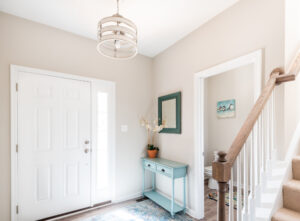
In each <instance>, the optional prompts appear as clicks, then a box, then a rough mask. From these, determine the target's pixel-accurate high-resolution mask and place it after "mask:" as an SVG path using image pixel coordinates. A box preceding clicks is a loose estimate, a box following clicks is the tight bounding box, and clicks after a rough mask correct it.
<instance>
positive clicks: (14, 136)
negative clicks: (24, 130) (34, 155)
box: [10, 65, 115, 221]
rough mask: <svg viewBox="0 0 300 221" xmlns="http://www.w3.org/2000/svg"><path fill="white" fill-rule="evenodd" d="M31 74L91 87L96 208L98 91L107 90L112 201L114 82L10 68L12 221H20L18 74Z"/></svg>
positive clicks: (92, 200)
mask: <svg viewBox="0 0 300 221" xmlns="http://www.w3.org/2000/svg"><path fill="white" fill-rule="evenodd" d="M20 71H21V72H29V73H34V74H39V75H48V76H52V77H58V78H64V79H70V80H80V81H85V82H89V83H90V85H91V148H92V151H91V203H90V206H93V205H94V204H95V203H96V202H95V197H94V196H95V194H94V193H93V191H94V189H95V188H94V187H95V185H96V180H95V176H94V174H95V173H96V161H95V159H96V151H93V150H96V148H97V142H96V140H97V134H96V133H97V120H96V119H97V108H96V105H97V92H98V91H100V90H99V88H101V87H102V88H103V87H105V88H107V89H108V90H109V91H110V93H111V97H112V103H111V110H112V111H111V117H110V120H109V123H111V124H112V127H110V134H111V137H110V138H109V139H111V152H110V155H111V156H110V157H111V159H112V162H111V171H112V177H111V179H112V183H113V185H112V199H111V200H114V198H115V82H112V81H105V80H99V79H95V78H89V77H82V76H78V75H71V74H65V73H59V72H54V71H48V70H42V69H35V68H29V67H24V66H18V65H11V66H10V83H11V98H10V100H11V110H10V114H11V220H13V221H15V220H17V214H16V206H17V205H18V173H17V172H18V154H17V152H16V148H17V145H18V118H17V116H18V114H17V110H18V109H17V108H18V106H17V105H18V93H17V83H18V74H19V72H20Z"/></svg>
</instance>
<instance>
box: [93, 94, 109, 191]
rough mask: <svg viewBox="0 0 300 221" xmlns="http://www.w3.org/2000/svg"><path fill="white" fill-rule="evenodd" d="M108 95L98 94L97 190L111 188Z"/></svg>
mask: <svg viewBox="0 0 300 221" xmlns="http://www.w3.org/2000/svg"><path fill="white" fill-rule="evenodd" d="M108 151H109V150H108V94H107V93H103V92H99V93H98V94H97V184H96V185H97V189H104V188H107V187H108V186H109V168H108V167H109V152H108Z"/></svg>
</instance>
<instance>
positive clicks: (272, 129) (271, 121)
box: [270, 91, 275, 160]
mask: <svg viewBox="0 0 300 221" xmlns="http://www.w3.org/2000/svg"><path fill="white" fill-rule="evenodd" d="M274 102H275V96H274V91H273V92H272V95H271V98H270V109H271V110H270V160H272V158H273V154H274V151H275V147H274V127H275V125H274V123H275V122H274V110H275V108H274Z"/></svg>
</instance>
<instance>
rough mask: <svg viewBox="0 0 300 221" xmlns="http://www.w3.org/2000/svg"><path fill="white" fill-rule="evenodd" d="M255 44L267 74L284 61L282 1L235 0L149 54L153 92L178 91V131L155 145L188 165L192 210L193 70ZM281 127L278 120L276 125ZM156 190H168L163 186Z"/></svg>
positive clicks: (163, 136) (236, 53)
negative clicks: (193, 29) (179, 102)
mask: <svg viewBox="0 0 300 221" xmlns="http://www.w3.org/2000/svg"><path fill="white" fill-rule="evenodd" d="M260 48H262V49H263V50H264V53H263V57H264V60H263V73H264V74H265V77H266V78H267V76H268V75H269V73H270V72H271V70H272V69H273V68H275V67H278V66H283V65H284V1H283V0H241V1H240V2H239V3H237V4H236V5H234V6H233V7H231V8H230V9H228V10H226V11H225V12H223V13H222V14H220V15H218V16H217V17H215V18H214V19H212V20H211V21H209V22H208V23H206V24H205V25H203V26H202V27H200V28H199V29H197V30H196V31H194V32H193V33H191V34H190V35H188V36H187V37H186V38H184V39H182V40H181V41H179V42H177V43H176V44H175V45H173V46H172V47H170V48H169V49H167V50H166V51H164V52H163V53H161V54H160V55H158V56H157V57H155V58H154V63H153V65H154V66H153V70H154V86H155V91H154V95H155V96H156V97H157V96H159V95H164V94H167V93H169V92H173V91H178V90H181V91H182V134H180V135H176V134H161V135H160V136H159V140H160V141H159V143H160V149H161V151H160V154H161V156H162V157H167V158H169V159H172V160H177V161H182V162H186V163H188V164H189V178H188V206H189V207H190V208H192V209H195V204H194V202H195V199H196V197H197V196H195V192H194V188H195V186H194V179H193V178H194V176H195V174H194V166H193V165H194V123H195V120H194V112H193V107H194V106H193V105H194V104H193V99H194V94H193V92H194V91H193V90H194V88H193V78H194V73H196V72H199V71H201V70H204V69H206V68H208V67H211V66H213V65H215V64H218V63H222V62H224V61H228V60H230V59H233V58H236V57H239V56H241V55H245V54H248V53H250V52H253V51H255V50H257V49H260ZM280 87H281V86H280ZM280 87H279V89H278V90H277V91H278V95H277V96H278V98H277V99H278V100H279V101H280V96H282V92H281V90H282V88H280ZM278 103H279V102H278ZM280 111H282V110H279V111H278V112H277V114H281V113H280ZM281 125H282V122H278V128H282V127H281ZM280 142H281V143H282V141H278V142H276V143H277V144H279V145H281V143H280ZM159 188H160V189H162V190H163V191H165V192H166V193H169V192H170V191H169V190H168V189H167V188H166V187H165V186H162V187H160V186H159Z"/></svg>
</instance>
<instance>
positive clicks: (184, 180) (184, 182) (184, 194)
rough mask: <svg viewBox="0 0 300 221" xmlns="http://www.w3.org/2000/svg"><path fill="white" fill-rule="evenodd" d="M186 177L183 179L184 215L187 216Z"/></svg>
mask: <svg viewBox="0 0 300 221" xmlns="http://www.w3.org/2000/svg"><path fill="white" fill-rule="evenodd" d="M185 187H186V176H184V177H183V213H184V214H185V210H186V190H185V189H186V188H185Z"/></svg>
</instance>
